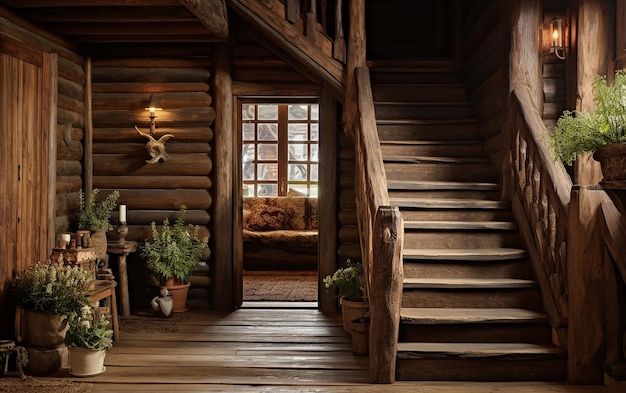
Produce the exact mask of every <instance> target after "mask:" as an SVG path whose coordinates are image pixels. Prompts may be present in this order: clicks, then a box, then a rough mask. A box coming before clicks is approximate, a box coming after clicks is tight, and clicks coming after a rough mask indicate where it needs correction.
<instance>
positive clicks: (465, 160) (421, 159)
mask: <svg viewBox="0 0 626 393" xmlns="http://www.w3.org/2000/svg"><path fill="white" fill-rule="evenodd" d="M383 162H394V163H408V164H424V163H440V164H461V165H462V164H469V163H484V164H488V163H489V159H488V158H485V157H434V156H383Z"/></svg>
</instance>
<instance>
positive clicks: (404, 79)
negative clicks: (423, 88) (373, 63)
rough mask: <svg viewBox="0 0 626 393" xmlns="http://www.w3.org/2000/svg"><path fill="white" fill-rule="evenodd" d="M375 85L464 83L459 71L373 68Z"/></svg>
mask: <svg viewBox="0 0 626 393" xmlns="http://www.w3.org/2000/svg"><path fill="white" fill-rule="evenodd" d="M370 80H371V81H372V84H373V85H377V84H384V83H419V84H428V83H431V84H442V83H462V82H463V81H462V80H461V77H460V76H459V75H458V74H457V73H448V72H396V71H394V72H382V71H375V70H373V71H372V72H371V73H370Z"/></svg>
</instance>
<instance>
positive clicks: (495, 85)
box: [461, 0, 507, 167]
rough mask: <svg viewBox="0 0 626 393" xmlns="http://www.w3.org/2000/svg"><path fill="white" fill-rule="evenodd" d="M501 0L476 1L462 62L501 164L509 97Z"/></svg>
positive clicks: (489, 146) (482, 126) (481, 127)
mask: <svg viewBox="0 0 626 393" xmlns="http://www.w3.org/2000/svg"><path fill="white" fill-rule="evenodd" d="M503 20H504V18H503V9H502V4H501V2H500V1H494V0H481V1H477V2H475V3H473V7H472V8H471V9H470V10H469V12H468V14H467V16H466V18H465V22H464V26H463V34H462V37H463V42H462V44H461V48H462V54H461V55H462V62H463V73H464V76H465V81H466V89H467V93H468V95H469V97H470V98H471V101H472V102H473V104H474V110H475V113H476V116H477V118H478V125H477V129H478V132H479V135H480V136H481V137H482V139H483V140H484V141H485V150H486V152H487V153H488V154H489V155H490V156H491V158H492V162H494V163H495V164H496V165H498V167H499V165H500V162H501V156H502V154H503V153H502V150H501V149H502V139H501V138H502V136H501V135H502V134H501V129H502V120H503V115H504V111H505V108H504V103H505V98H506V91H507V87H506V74H507V70H506V63H505V59H506V57H505V54H506V53H507V52H506V48H507V45H505V41H504V38H505V33H504V25H503V23H504V22H503Z"/></svg>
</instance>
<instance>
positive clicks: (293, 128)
mask: <svg viewBox="0 0 626 393" xmlns="http://www.w3.org/2000/svg"><path fill="white" fill-rule="evenodd" d="M308 137H309V133H308V125H307V124H306V123H289V140H290V141H306V140H307V139H308Z"/></svg>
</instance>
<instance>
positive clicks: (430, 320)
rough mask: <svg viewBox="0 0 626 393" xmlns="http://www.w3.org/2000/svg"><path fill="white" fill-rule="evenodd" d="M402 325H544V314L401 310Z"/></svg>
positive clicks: (512, 310)
mask: <svg viewBox="0 0 626 393" xmlns="http://www.w3.org/2000/svg"><path fill="white" fill-rule="evenodd" d="M400 319H401V321H402V323H403V324H466V323H494V322H498V323H502V322H506V323H529V322H532V323H544V322H547V320H548V318H547V316H546V314H544V313H542V312H538V311H533V310H526V309H523V308H403V309H401V310H400Z"/></svg>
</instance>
